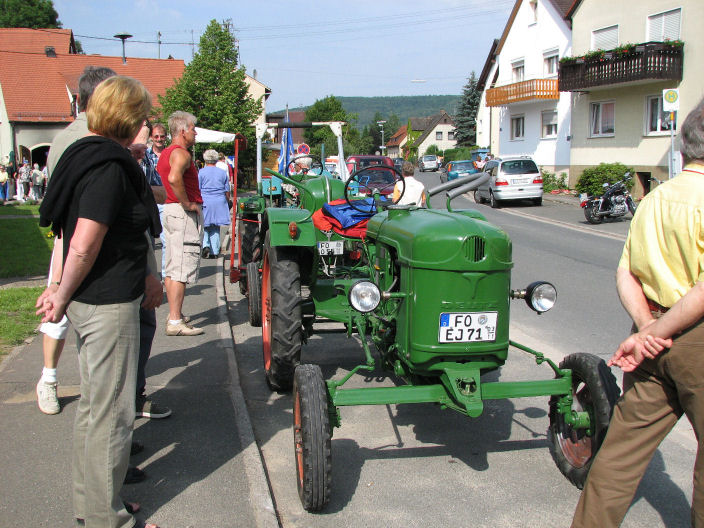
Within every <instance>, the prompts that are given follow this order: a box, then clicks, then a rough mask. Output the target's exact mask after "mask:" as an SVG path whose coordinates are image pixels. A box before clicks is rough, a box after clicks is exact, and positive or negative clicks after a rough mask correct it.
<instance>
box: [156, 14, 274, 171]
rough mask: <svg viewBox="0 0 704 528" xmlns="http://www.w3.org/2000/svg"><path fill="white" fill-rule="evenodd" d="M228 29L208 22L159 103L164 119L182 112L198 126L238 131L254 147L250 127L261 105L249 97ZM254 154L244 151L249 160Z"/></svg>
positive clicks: (233, 41) (252, 131) (233, 40)
mask: <svg viewBox="0 0 704 528" xmlns="http://www.w3.org/2000/svg"><path fill="white" fill-rule="evenodd" d="M230 27H231V24H230V23H229V22H225V23H224V24H219V23H218V22H216V21H215V20H211V21H210V24H208V27H207V28H206V30H205V32H204V33H203V35H202V36H201V38H200V43H199V47H198V53H196V54H195V55H194V57H193V59H192V60H191V62H190V63H189V64H188V66H186V68H185V69H184V70H183V75H182V76H181V78H180V79H179V80H178V81H176V83H175V84H174V85H173V86H172V87H171V88H169V89H167V90H166V94H165V95H163V96H160V97H159V104H160V105H161V109H162V116H163V119H164V120H166V119H168V116H169V115H171V113H173V112H175V111H176V110H183V111H186V112H190V113H192V114H193V115H195V116H196V117H197V118H198V126H200V127H203V128H212V129H215V130H220V131H223V132H239V133H241V134H243V135H244V136H246V137H247V142H248V144H250V145H253V144H254V141H255V135H254V127H252V126H251V125H252V123H254V121H255V119H256V118H257V117H258V116H259V115H260V114H261V112H262V104H261V101H255V100H254V99H252V97H251V96H250V95H249V91H248V85H247V82H246V81H245V70H244V68H239V67H238V55H237V49H236V48H235V37H234V35H233V34H232V33H231V31H230ZM206 148H208V145H198V148H197V149H196V150H197V152H198V153H200V152H201V151H204V150H205V149H206ZM215 148H218V147H215ZM219 148H220V149H221V148H222V147H219ZM253 151H254V149H248V150H247V151H246V157H247V160H248V161H251V159H253V156H254V155H255V153H254V152H253ZM250 158H251V159H250Z"/></svg>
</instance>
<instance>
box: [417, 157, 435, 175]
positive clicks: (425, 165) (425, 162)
mask: <svg viewBox="0 0 704 528" xmlns="http://www.w3.org/2000/svg"><path fill="white" fill-rule="evenodd" d="M418 165H419V167H420V171H421V172H425V171H428V170H429V171H436V170H438V168H439V167H440V163H438V157H437V156H436V155H435V154H426V155H425V156H423V157H422V158H421V159H420V163H419V164H418Z"/></svg>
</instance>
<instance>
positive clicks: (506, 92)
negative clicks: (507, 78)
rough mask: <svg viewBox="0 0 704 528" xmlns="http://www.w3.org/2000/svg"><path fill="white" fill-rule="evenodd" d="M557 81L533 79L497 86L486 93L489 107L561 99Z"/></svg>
mask: <svg viewBox="0 0 704 528" xmlns="http://www.w3.org/2000/svg"><path fill="white" fill-rule="evenodd" d="M559 98H560V92H559V91H558V89H557V79H533V80H531V81H521V82H517V83H513V84H507V85H505V86H497V87H496V88H490V89H489V90H487V91H486V104H487V106H505V105H509V104H511V103H518V102H520V101H531V100H533V99H559Z"/></svg>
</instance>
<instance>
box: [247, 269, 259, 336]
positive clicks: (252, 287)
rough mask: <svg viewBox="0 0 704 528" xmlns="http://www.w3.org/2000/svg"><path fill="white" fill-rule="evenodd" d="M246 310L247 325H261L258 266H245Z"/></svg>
mask: <svg viewBox="0 0 704 528" xmlns="http://www.w3.org/2000/svg"><path fill="white" fill-rule="evenodd" d="M247 308H248V309H249V324H251V325H252V326H261V325H262V283H261V281H260V280H259V264H257V263H256V262H249V263H248V264H247Z"/></svg>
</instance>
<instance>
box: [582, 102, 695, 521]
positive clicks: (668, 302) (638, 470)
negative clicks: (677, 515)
mask: <svg viewBox="0 0 704 528" xmlns="http://www.w3.org/2000/svg"><path fill="white" fill-rule="evenodd" d="M680 142H681V152H682V155H683V157H684V161H685V168H684V169H683V170H682V172H681V173H680V174H679V175H678V176H677V177H676V178H674V179H672V180H670V181H667V182H665V183H664V184H662V185H660V186H658V187H657V188H656V189H655V190H654V191H652V192H650V193H649V194H648V195H647V196H646V197H645V198H643V200H642V201H641V203H640V205H639V206H638V209H637V211H636V214H635V216H634V217H633V221H632V222H631V228H630V230H629V232H628V238H627V240H626V244H625V246H624V248H623V254H622V256H621V260H620V262H619V267H618V271H617V272H616V287H617V290H618V294H619V297H620V299H621V303H622V304H623V307H624V308H625V309H626V311H627V312H628V314H629V315H630V316H631V318H632V319H633V323H634V329H633V331H634V333H633V334H632V335H631V336H630V337H628V339H626V340H625V341H624V342H623V343H621V345H620V346H619V348H618V350H617V351H616V353H615V354H614V355H613V357H612V358H611V359H610V360H609V365H616V366H618V367H620V368H621V369H622V370H623V371H624V377H623V386H624V393H623V396H622V397H621V399H620V400H619V402H618V404H617V405H616V408H615V409H614V414H613V417H612V419H611V423H610V425H609V430H608V433H607V435H606V439H605V441H604V443H603V445H602V446H601V449H600V451H599V453H598V454H597V456H596V458H595V460H594V463H593V464H592V467H591V470H590V472H589V476H588V478H587V482H586V485H585V487H584V491H583V492H582V496H581V497H580V499H579V503H578V504H577V510H576V512H575V515H574V519H573V521H572V526H573V527H575V528H577V527H580V528H581V527H587V526H588V527H599V528H602V527H608V526H619V525H620V524H621V521H622V520H623V517H624V516H625V515H626V512H627V511H628V508H629V506H630V504H631V501H632V499H633V495H634V494H635V491H636V488H637V487H638V483H639V482H640V480H641V478H642V476H643V474H644V473H645V470H646V468H647V467H648V464H649V462H650V459H651V458H652V456H653V453H654V452H655V450H656V449H657V447H658V445H659V444H660V442H662V440H663V439H664V438H665V436H666V435H667V433H669V432H670V430H671V429H672V428H673V427H674V426H675V424H676V423H677V421H678V420H679V418H680V417H681V416H682V415H683V414H686V415H687V418H688V419H689V421H690V422H691V424H692V427H693V428H694V432H695V434H696V436H697V438H699V439H700V441H701V439H702V438H704V100H702V102H700V103H699V105H698V106H697V107H696V108H695V109H694V110H693V111H692V112H691V113H690V114H689V115H688V116H687V119H685V121H684V123H683V124H682V128H681V131H680ZM692 526H697V527H704V450H702V449H699V451H698V453H697V458H696V462H695V464H694V493H693V497H692Z"/></svg>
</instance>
